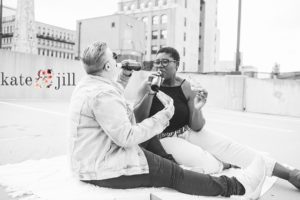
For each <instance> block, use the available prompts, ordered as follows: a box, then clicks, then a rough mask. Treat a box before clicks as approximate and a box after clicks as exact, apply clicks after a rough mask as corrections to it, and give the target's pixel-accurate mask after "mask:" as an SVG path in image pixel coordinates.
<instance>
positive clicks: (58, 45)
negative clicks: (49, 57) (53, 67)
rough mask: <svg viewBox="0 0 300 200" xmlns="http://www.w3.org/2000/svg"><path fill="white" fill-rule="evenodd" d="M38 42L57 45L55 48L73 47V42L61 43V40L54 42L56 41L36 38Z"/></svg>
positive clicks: (52, 45) (71, 48)
mask: <svg viewBox="0 0 300 200" xmlns="http://www.w3.org/2000/svg"><path fill="white" fill-rule="evenodd" d="M38 44H41V45H46V46H51V47H57V48H64V49H70V50H73V49H74V45H73V44H67V43H63V42H56V41H52V40H45V39H38Z"/></svg>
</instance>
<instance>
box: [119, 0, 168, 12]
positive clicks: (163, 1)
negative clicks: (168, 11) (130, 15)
mask: <svg viewBox="0 0 300 200" xmlns="http://www.w3.org/2000/svg"><path fill="white" fill-rule="evenodd" d="M167 3H168V2H167V0H155V2H154V6H155V7H157V6H166V5H167ZM152 7H153V3H152V1H149V2H148V3H144V2H141V3H139V1H138V2H137V3H135V4H131V5H124V6H123V8H122V10H123V11H129V10H135V9H136V8H137V9H144V8H152Z"/></svg>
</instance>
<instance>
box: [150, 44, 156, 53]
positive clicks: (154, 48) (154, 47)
mask: <svg viewBox="0 0 300 200" xmlns="http://www.w3.org/2000/svg"><path fill="white" fill-rule="evenodd" d="M157 51H158V47H157V46H156V45H152V46H151V54H156V53H157Z"/></svg>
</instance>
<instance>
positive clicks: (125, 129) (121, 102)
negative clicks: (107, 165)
mask: <svg viewBox="0 0 300 200" xmlns="http://www.w3.org/2000/svg"><path fill="white" fill-rule="evenodd" d="M92 102H93V103H92V109H93V112H94V115H95V118H96V121H97V122H98V123H99V125H100V127H101V128H102V129H103V130H104V132H105V133H106V134H107V135H108V137H110V139H111V140H112V141H113V142H114V143H116V144H117V145H119V146H121V147H129V146H134V145H138V144H140V143H142V142H144V141H146V140H148V139H150V138H152V137H153V136H155V135H157V134H159V133H161V132H162V131H163V130H164V129H165V128H166V127H167V126H168V125H169V120H170V118H171V117H172V115H170V114H169V113H168V110H167V109H163V110H162V111H160V112H158V113H156V114H155V115H154V116H152V117H151V118H147V119H145V120H143V121H142V122H141V123H138V124H135V123H132V121H131V120H130V116H132V117H134V114H133V113H132V110H130V109H129V108H128V107H127V105H126V101H125V99H124V98H123V97H122V96H121V95H120V94H118V93H117V92H116V91H107V92H103V93H101V94H98V95H97V96H96V97H95V98H94V99H93V101H92Z"/></svg>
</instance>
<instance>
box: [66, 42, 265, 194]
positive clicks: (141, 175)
mask: <svg viewBox="0 0 300 200" xmlns="http://www.w3.org/2000/svg"><path fill="white" fill-rule="evenodd" d="M82 62H83V66H84V69H85V71H86V72H87V76H86V77H84V78H83V79H82V80H81V81H80V83H79V84H78V85H77V86H76V88H75V90H74V92H73V95H72V98H71V104H70V159H71V168H72V172H73V174H74V175H75V176H76V177H77V178H78V179H79V180H81V181H84V182H87V183H91V184H94V185H98V186H101V187H110V188H135V187H169V188H173V189H176V190H178V191H180V192H183V193H188V194H194V195H205V196H217V195H222V196H230V195H244V194H245V193H246V196H247V197H251V198H253V197H255V198H256V197H258V196H259V192H260V189H261V185H262V182H263V180H264V176H265V174H264V173H265V172H264V170H263V167H262V166H264V163H263V160H256V161H255V162H253V164H252V165H250V167H249V168H247V169H245V170H241V172H240V174H238V175H237V176H236V177H227V176H220V177H213V176H210V175H205V174H200V173H196V172H192V171H188V170H184V169H182V168H180V166H178V165H177V164H176V163H174V162H172V161H170V160H168V159H165V158H163V157H160V156H159V155H156V154H154V153H152V152H150V151H147V150H145V149H144V148H141V147H140V146H139V144H141V143H143V142H145V141H147V140H149V139H151V138H153V137H154V136H156V135H158V134H159V133H161V132H162V131H163V130H164V129H165V128H166V127H167V126H168V125H169V120H170V118H171V117H172V116H173V114H174V106H173V100H172V99H171V98H170V97H169V96H167V95H166V94H164V93H162V92H158V93H154V92H153V91H151V92H150V93H149V94H148V95H157V97H158V98H159V100H160V101H161V102H162V103H163V105H164V106H165V108H164V109H163V110H161V111H159V112H158V113H156V114H155V115H153V116H152V117H150V118H147V119H145V120H143V121H142V122H140V123H136V121H135V116H134V111H133V109H132V108H131V106H130V105H129V104H128V103H127V101H126V99H125V97H124V88H125V87H126V85H127V82H128V80H129V78H130V76H131V73H132V72H131V71H128V70H119V69H118V68H117V63H116V60H115V59H114V56H113V53H112V51H111V50H110V49H109V47H108V46H107V45H106V44H105V43H103V42H95V43H93V44H91V45H90V46H89V47H87V48H86V49H85V50H84V52H83V56H82ZM118 72H120V74H119V75H118Z"/></svg>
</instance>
